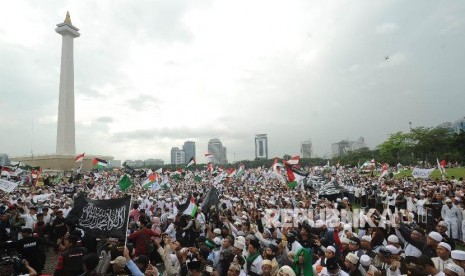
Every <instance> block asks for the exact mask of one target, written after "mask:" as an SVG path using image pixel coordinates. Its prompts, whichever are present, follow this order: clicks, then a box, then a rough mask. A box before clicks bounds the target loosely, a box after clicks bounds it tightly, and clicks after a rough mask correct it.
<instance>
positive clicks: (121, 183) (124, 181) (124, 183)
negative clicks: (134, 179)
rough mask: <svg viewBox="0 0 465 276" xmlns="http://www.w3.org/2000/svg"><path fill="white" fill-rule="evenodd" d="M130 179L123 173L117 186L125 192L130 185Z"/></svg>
mask: <svg viewBox="0 0 465 276" xmlns="http://www.w3.org/2000/svg"><path fill="white" fill-rule="evenodd" d="M131 184H132V183H131V179H129V177H128V175H127V174H125V175H124V176H123V178H121V180H120V181H119V182H118V186H119V187H120V188H121V190H122V191H123V192H125V191H126V190H127V189H128V188H129V187H130V186H131Z"/></svg>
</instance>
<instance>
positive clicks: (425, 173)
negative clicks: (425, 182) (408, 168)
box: [412, 168, 436, 178]
mask: <svg viewBox="0 0 465 276" xmlns="http://www.w3.org/2000/svg"><path fill="white" fill-rule="evenodd" d="M435 169H436V168H432V169H420V168H414V169H413V171H412V176H413V177H414V178H428V177H429V175H430V174H431V173H432V172H433V171H434V170H435Z"/></svg>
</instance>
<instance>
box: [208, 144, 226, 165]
mask: <svg viewBox="0 0 465 276" xmlns="http://www.w3.org/2000/svg"><path fill="white" fill-rule="evenodd" d="M208 153H211V154H212V155H213V156H212V157H211V162H212V163H213V164H217V165H225V164H228V159H227V157H226V156H227V155H226V147H223V144H222V143H221V141H220V139H218V138H214V139H211V140H210V141H208Z"/></svg>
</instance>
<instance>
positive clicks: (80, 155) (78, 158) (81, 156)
mask: <svg viewBox="0 0 465 276" xmlns="http://www.w3.org/2000/svg"><path fill="white" fill-rule="evenodd" d="M85 154H86V153H81V154H78V155H76V157H75V158H74V162H82V160H84V155H85Z"/></svg>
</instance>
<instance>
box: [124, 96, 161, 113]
mask: <svg viewBox="0 0 465 276" xmlns="http://www.w3.org/2000/svg"><path fill="white" fill-rule="evenodd" d="M127 103H128V104H129V106H130V107H131V108H132V109H134V110H145V109H152V110H154V109H159V108H160V104H161V103H162V101H161V100H160V99H159V98H157V97H154V96H151V95H147V94H145V95H139V96H138V97H136V98H132V99H130V100H128V101H127Z"/></svg>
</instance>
